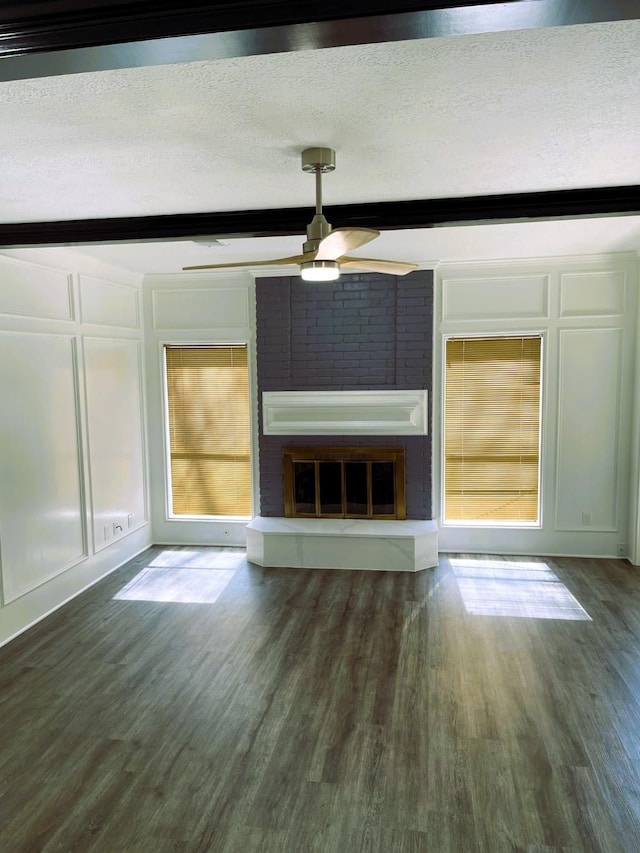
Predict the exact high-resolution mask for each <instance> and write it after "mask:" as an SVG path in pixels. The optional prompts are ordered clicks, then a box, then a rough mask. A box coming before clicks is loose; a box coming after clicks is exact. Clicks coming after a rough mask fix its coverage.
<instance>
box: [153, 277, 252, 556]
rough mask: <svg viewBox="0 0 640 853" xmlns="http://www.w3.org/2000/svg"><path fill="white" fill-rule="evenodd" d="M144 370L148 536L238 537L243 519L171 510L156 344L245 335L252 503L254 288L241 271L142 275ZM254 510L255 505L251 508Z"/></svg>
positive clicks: (161, 539) (232, 541)
mask: <svg viewBox="0 0 640 853" xmlns="http://www.w3.org/2000/svg"><path fill="white" fill-rule="evenodd" d="M144 299H145V303H144V304H145V311H144V315H145V342H146V377H147V393H148V407H149V413H150V417H149V455H150V483H151V490H150V492H151V514H152V515H151V517H152V526H153V533H154V539H155V541H156V542H158V543H165V544H187V545H189V544H205V545H215V544H222V545H244V544H245V541H246V534H245V528H246V521H241V520H234V519H220V520H218V519H207V520H202V519H197V518H176V517H173V518H171V517H170V515H169V512H168V498H167V492H168V483H167V476H166V464H165V463H166V458H167V451H166V448H167V436H166V434H165V431H164V410H165V399H164V387H163V381H164V377H163V350H164V345H165V344H229V343H246V344H247V346H248V350H249V365H250V394H251V398H252V401H253V410H252V411H253V432H252V459H253V481H254V498H253V503H254V507H256V508H257V506H258V497H257V495H256V493H255V489H256V483H257V482H258V475H257V452H256V447H257V399H256V391H255V372H256V369H255V357H256V356H255V348H254V340H255V335H254V327H255V290H254V281H253V278H252V277H251V276H250V275H249V274H247V273H240V272H229V271H228V270H225V271H223V272H208V273H190V274H189V273H182V274H180V275H176V276H172V275H149V276H145V279H144ZM256 512H257V509H256ZM254 514H255V513H254Z"/></svg>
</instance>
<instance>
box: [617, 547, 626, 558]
mask: <svg viewBox="0 0 640 853" xmlns="http://www.w3.org/2000/svg"><path fill="white" fill-rule="evenodd" d="M617 553H618V557H626V556H627V548H626V546H625V545H622V544H620V545H618V548H617Z"/></svg>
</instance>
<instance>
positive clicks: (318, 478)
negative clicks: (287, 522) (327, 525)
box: [283, 447, 406, 519]
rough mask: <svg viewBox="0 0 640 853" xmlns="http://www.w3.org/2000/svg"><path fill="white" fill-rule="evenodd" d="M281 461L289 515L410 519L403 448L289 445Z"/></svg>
mask: <svg viewBox="0 0 640 853" xmlns="http://www.w3.org/2000/svg"><path fill="white" fill-rule="evenodd" d="M283 463H284V512H285V516H286V517H287V518H377V519H405V518H406V498H405V463H404V449H403V448H401V447H400V448H398V447H393V448H378V447H376V448H372V447H287V448H285V449H284V451H283Z"/></svg>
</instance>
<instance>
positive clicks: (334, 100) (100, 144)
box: [0, 20, 640, 262]
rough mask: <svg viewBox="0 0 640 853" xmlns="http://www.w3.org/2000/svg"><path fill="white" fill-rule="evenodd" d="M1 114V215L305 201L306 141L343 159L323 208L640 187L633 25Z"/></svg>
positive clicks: (33, 95) (193, 77) (638, 31)
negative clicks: (303, 167)
mask: <svg viewBox="0 0 640 853" xmlns="http://www.w3.org/2000/svg"><path fill="white" fill-rule="evenodd" d="M0 106H1V109H2V122H1V123H0V161H1V162H2V164H3V175H2V182H1V184H0V222H5V223H9V222H25V221H42V220H60V219H84V218H93V217H100V218H102V217H120V216H138V215H152V214H166V213H184V212H199V211H224V210H243V209H257V208H277V207H301V206H305V205H309V206H311V205H312V204H313V192H314V189H313V180H312V178H310V177H309V176H308V175H305V174H304V173H302V171H301V170H300V151H301V150H302V149H303V148H304V147H307V146H310V145H327V146H330V147H333V148H335V149H336V151H337V163H338V166H337V170H336V171H335V172H334V173H333V174H331V175H328V176H326V179H325V186H324V190H325V203H326V204H328V205H330V204H343V203H344V204H347V203H357V202H371V201H390V200H401V199H427V198H438V197H450V196H467V195H482V194H493V193H508V192H518V191H536V190H551V189H563V188H572V187H594V186H607V185H611V186H613V185H623V184H640V142H639V140H640V20H638V21H631V22H629V21H627V22H618V23H607V24H591V25H581V26H574V27H561V28H557V29H543V30H532V31H526V32H525V31H521V32H511V33H497V34H489V35H476V36H460V37H451V38H446V39H426V40H417V41H407V42H394V43H385V44H372V45H365V46H355V47H340V48H331V49H324V50H308V51H300V52H297V53H287V54H275V55H264V56H253V57H246V58H238V59H224V60H219V61H213V62H195V63H185V64H178V65H165V66H155V67H146V68H137V69H124V70H118V71H103V72H97V73H87V74H70V75H66V76H60V77H45V78H39V79H31V80H18V81H12V82H5V83H0ZM339 224H340V223H334V225H339ZM456 230H457V231H460V230H462V229H456ZM627 230H628V229H627ZM398 239H399V238H398ZM625 240H626V241H627V242H628V240H629V237H628V234H627V233H626V232H625ZM235 242H236V241H234V243H235ZM294 242H295V245H294V249H295V250H296V251H297V249H298V241H294ZM261 245H262V244H261ZM273 245H274V246H275V245H276V244H275V243H274V244H273ZM637 246H638V248H640V236H639V237H638V242H637ZM195 248H196V249H197V250H198V251H201V247H195ZM392 249H393V246H392V245H391V246H390V250H392ZM429 249H431V247H429ZM434 251H436V252H437V251H438V250H437V247H434ZM427 256H428V257H430V254H429V255H427ZM225 259H226V258H225ZM204 262H206V259H205V261H204Z"/></svg>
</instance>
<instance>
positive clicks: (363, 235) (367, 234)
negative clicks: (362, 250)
mask: <svg viewBox="0 0 640 853" xmlns="http://www.w3.org/2000/svg"><path fill="white" fill-rule="evenodd" d="M379 236H380V232H379V231H376V230H375V228H334V229H333V231H332V232H331V233H330V234H329V235H328V236H327V237H325V238H324V240H322V241H321V242H320V245H319V246H318V251H317V252H316V260H318V261H337V260H338V258H339V257H340V256H341V255H344V254H346V253H347V252H353V250H354V249H357V248H359V247H360V246H364V244H365V243H369V242H370V241H371V240H375V238H376V237H379Z"/></svg>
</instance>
